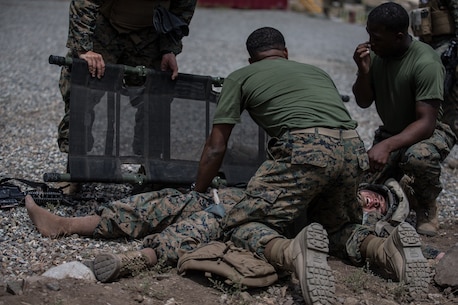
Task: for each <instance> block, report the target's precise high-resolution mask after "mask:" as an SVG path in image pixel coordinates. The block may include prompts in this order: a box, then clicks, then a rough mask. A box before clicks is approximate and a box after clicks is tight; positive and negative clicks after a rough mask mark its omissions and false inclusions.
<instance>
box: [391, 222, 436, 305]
mask: <svg viewBox="0 0 458 305" xmlns="http://www.w3.org/2000/svg"><path fill="white" fill-rule="evenodd" d="M398 236H399V239H394V242H395V246H396V248H397V249H398V250H400V253H401V255H402V257H403V259H404V262H405V270H404V272H402V273H401V274H400V278H399V280H400V281H404V282H405V284H407V286H408V291H409V293H410V295H411V296H412V297H414V298H422V297H423V296H425V295H426V294H427V293H428V286H429V283H430V270H429V265H428V261H427V260H426V258H425V257H424V256H423V253H422V252H421V242H420V237H419V236H418V233H417V231H416V230H415V229H414V228H413V227H412V226H411V225H409V224H408V223H405V222H404V223H401V224H399V229H398Z"/></svg>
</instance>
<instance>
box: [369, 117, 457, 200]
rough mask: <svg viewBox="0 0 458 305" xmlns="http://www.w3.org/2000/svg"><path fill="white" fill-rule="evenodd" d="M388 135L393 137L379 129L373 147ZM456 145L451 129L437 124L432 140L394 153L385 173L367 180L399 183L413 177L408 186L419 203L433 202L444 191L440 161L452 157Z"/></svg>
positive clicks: (439, 123)
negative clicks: (402, 179)
mask: <svg viewBox="0 0 458 305" xmlns="http://www.w3.org/2000/svg"><path fill="white" fill-rule="evenodd" d="M389 136H391V135H389V134H386V133H384V132H383V131H382V129H378V130H377V131H376V133H375V138H374V145H375V144H377V143H379V142H381V141H382V140H384V139H386V138H387V137H389ZM455 142H456V141H455V137H454V134H453V132H452V131H451V130H450V128H449V126H447V125H446V124H444V123H441V122H437V127H436V129H435V130H434V133H433V135H432V136H431V137H430V138H428V139H426V140H423V141H420V142H418V143H415V144H413V145H412V146H409V147H408V148H403V149H399V150H397V151H395V152H392V153H391V154H390V158H389V160H388V162H387V165H386V166H385V169H384V171H383V172H382V173H380V174H378V175H374V176H373V177H371V178H370V179H368V180H367V181H369V182H374V183H382V182H383V181H385V180H386V179H387V178H389V177H393V178H394V179H396V180H398V181H399V180H400V179H401V178H402V177H403V176H404V175H407V176H409V177H411V178H413V179H411V183H410V185H409V186H410V187H411V188H412V190H413V193H414V194H415V197H416V200H418V202H431V201H434V200H435V199H436V198H437V196H439V193H440V192H441V191H442V184H441V181H440V173H441V165H440V162H442V161H444V159H445V158H446V157H447V156H448V155H449V153H450V150H451V148H452V147H453V145H454V144H455ZM415 177H417V179H415Z"/></svg>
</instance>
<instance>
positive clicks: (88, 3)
mask: <svg viewBox="0 0 458 305" xmlns="http://www.w3.org/2000/svg"><path fill="white" fill-rule="evenodd" d="M196 4H197V0H176V1H174V0H171V1H151V0H106V1H103V0H72V1H71V2H70V24H69V33H68V40H67V47H68V48H69V49H71V50H74V51H79V52H82V51H91V50H92V49H93V43H92V37H93V35H94V29H95V26H96V20H97V18H99V15H100V14H102V15H103V16H104V17H105V18H107V19H108V20H109V21H110V23H111V25H112V26H113V27H114V28H115V29H116V30H117V31H118V32H120V33H131V32H135V31H138V30H142V29H145V28H151V29H154V27H153V13H154V8H155V7H156V6H158V5H161V6H163V7H165V8H167V9H168V10H169V11H170V12H171V13H173V14H174V15H176V16H177V17H178V18H180V19H182V20H183V21H184V22H186V23H187V24H189V23H190V22H191V18H192V16H193V14H194V10H195V7H196ZM158 36H159V39H160V45H161V50H169V51H173V52H174V53H175V54H178V53H180V52H181V48H182V46H181V44H179V45H177V44H174V43H173V42H172V41H170V40H169V39H168V38H167V37H165V36H164V35H157V36H155V37H152V38H151V39H152V40H155V39H157V38H158Z"/></svg>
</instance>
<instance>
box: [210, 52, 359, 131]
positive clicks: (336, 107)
mask: <svg viewBox="0 0 458 305" xmlns="http://www.w3.org/2000/svg"><path fill="white" fill-rule="evenodd" d="M245 109H246V110H247V111H248V113H249V114H250V116H251V118H252V119H253V120H254V121H255V122H256V123H257V124H258V125H259V126H261V127H262V128H263V129H264V130H265V131H266V132H267V134H268V135H269V136H271V137H279V136H280V135H281V134H282V133H283V132H285V131H286V130H287V129H302V128H310V127H327V128H341V129H355V128H356V126H357V124H356V121H354V120H352V119H351V117H350V114H349V113H348V111H347V109H346V108H345V106H344V104H343V102H342V99H341V96H340V94H339V92H338V91H337V88H336V87H335V84H334V82H333V81H332V80H331V78H330V77H329V75H328V74H326V72H324V71H323V70H321V69H319V68H317V67H314V66H311V65H307V64H302V63H298V62H295V61H291V60H287V59H264V60H261V61H259V62H255V63H253V64H250V65H248V66H246V67H243V68H241V69H239V70H236V71H234V72H232V73H231V74H230V75H229V76H228V77H227V78H225V79H224V85H223V89H222V91H221V95H220V98H219V101H218V105H217V107H216V112H215V116H214V120H213V124H236V123H239V122H240V115H241V113H242V112H243V110H245Z"/></svg>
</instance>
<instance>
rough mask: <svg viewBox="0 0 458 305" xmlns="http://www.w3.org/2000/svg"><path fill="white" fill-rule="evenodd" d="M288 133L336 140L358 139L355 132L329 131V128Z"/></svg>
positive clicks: (293, 130)
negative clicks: (306, 134) (313, 135)
mask: <svg viewBox="0 0 458 305" xmlns="http://www.w3.org/2000/svg"><path fill="white" fill-rule="evenodd" d="M289 133H290V134H304V133H308V134H315V135H322V136H327V137H331V138H337V139H353V138H358V137H359V135H358V133H357V132H356V130H342V129H330V128H324V127H312V128H305V129H291V130H290V131H289Z"/></svg>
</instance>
